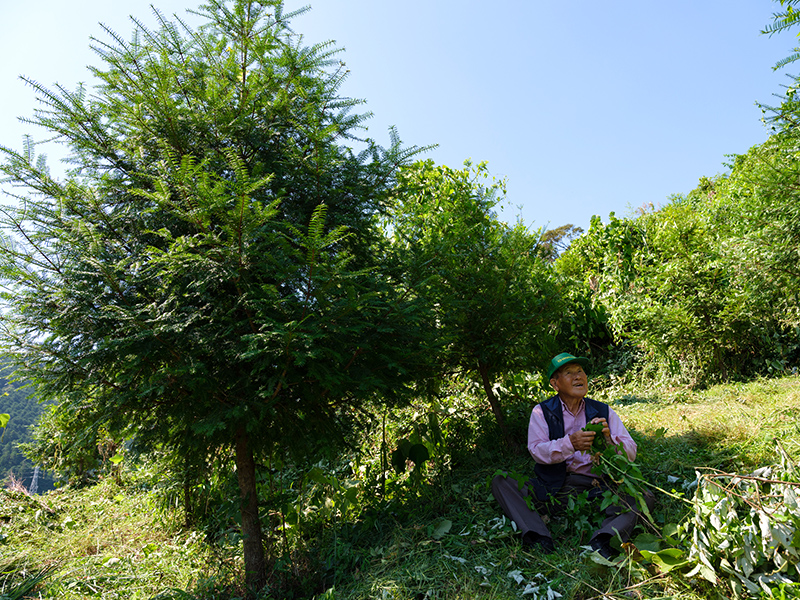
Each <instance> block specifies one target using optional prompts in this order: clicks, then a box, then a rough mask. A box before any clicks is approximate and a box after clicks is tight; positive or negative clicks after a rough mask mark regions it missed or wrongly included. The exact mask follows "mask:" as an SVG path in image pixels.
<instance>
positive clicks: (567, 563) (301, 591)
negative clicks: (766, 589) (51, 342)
mask: <svg viewBox="0 0 800 600" xmlns="http://www.w3.org/2000/svg"><path fill="white" fill-rule="evenodd" d="M594 397H595V398H598V399H601V400H606V401H609V402H610V403H611V404H612V406H613V407H614V409H615V410H616V411H617V412H618V413H619V414H620V415H621V417H622V419H623V421H624V422H625V423H626V425H627V426H628V428H629V430H630V431H631V433H632V435H633V436H634V438H635V440H636V442H637V443H638V445H639V458H638V461H637V462H638V463H639V465H640V468H641V470H642V472H643V473H644V476H645V478H646V479H647V480H648V481H649V482H651V483H652V484H654V485H655V486H657V487H658V488H660V489H661V490H663V491H662V492H658V491H657V492H656V496H657V505H656V509H655V511H654V513H653V516H654V519H655V523H654V525H655V527H654V528H649V527H648V528H645V527H642V528H641V531H640V532H639V533H641V534H651V535H650V537H651V539H652V538H655V537H658V535H660V534H661V533H663V531H664V529H665V528H667V529H669V530H670V531H673V528H671V527H670V524H680V523H685V522H686V519H687V516H689V515H690V512H691V509H692V507H691V506H690V504H688V503H687V502H686V501H685V500H682V499H681V498H685V499H687V500H688V499H691V498H692V496H693V494H694V486H695V485H696V482H697V476H696V473H697V472H698V471H700V472H701V473H703V472H708V471H709V470H710V469H714V470H716V471H715V472H723V473H740V474H745V473H750V472H752V471H754V470H756V469H758V468H760V467H763V466H766V465H771V464H774V463H775V461H776V458H777V457H776V452H775V447H776V446H775V443H776V440H779V441H780V443H781V446H782V447H783V448H784V449H785V450H786V452H787V453H788V455H789V456H790V457H791V459H792V460H793V461H794V462H795V463H797V462H798V457H800V421H799V420H798V415H799V413H800V403H799V402H798V400H800V379H798V378H793V377H789V378H782V379H773V380H762V381H757V382H753V383H748V384H728V385H722V386H717V387H713V388H710V389H708V390H705V391H689V390H686V389H670V390H645V391H643V390H641V389H640V390H632V389H628V390H625V389H608V390H604V391H600V392H598V393H595V394H594ZM467 403H468V401H467V400H465V399H463V398H462V401H461V402H460V403H454V404H453V405H451V406H449V407H439V409H438V410H439V413H440V414H441V415H445V417H443V418H442V419H441V420H440V421H439V422H438V425H437V427H438V429H439V431H438V434H439V435H438V438H439V441H438V443H436V444H431V446H432V451H431V456H430V459H429V460H427V461H426V462H425V464H424V465H422V466H418V465H413V464H411V463H409V464H408V468H407V469H406V471H405V472H404V473H402V474H397V473H395V472H394V471H392V470H391V469H390V473H389V474H386V473H385V472H384V471H382V469H381V468H378V467H379V465H381V456H380V455H381V448H382V447H383V446H382V439H383V437H384V436H386V439H387V442H386V446H385V447H384V448H388V450H389V451H391V449H392V448H394V447H396V443H397V441H398V440H399V439H401V438H405V439H409V440H411V441H413V442H418V441H423V442H424V441H425V440H427V439H429V438H432V437H433V436H432V435H431V428H432V426H431V423H432V421H431V420H430V419H429V418H428V416H426V413H425V410H422V409H419V410H418V413H417V414H416V418H413V417H415V415H413V414H411V413H409V414H404V415H396V419H395V420H391V419H389V420H390V421H392V423H391V424H389V425H387V426H386V428H385V429H384V430H383V431H378V432H372V433H371V436H370V437H371V438H374V439H372V442H371V444H372V445H371V446H369V445H368V444H367V445H365V446H364V448H365V450H364V452H363V453H362V455H361V456H360V457H356V456H352V457H347V459H345V460H344V461H343V464H338V465H317V466H316V471H314V472H313V473H312V474H311V475H310V476H308V477H305V478H300V479H302V480H303V481H304V482H305V483H304V484H303V486H302V489H300V487H291V486H289V485H288V484H286V482H284V484H283V485H282V486H278V487H279V488H280V489H279V490H278V491H276V492H275V496H274V497H273V499H272V500H270V499H268V500H266V501H265V502H264V509H263V510H264V514H265V521H266V522H268V523H277V524H276V525H275V526H274V527H273V528H272V529H271V532H272V534H273V540H272V545H273V553H272V556H271V561H272V562H271V565H272V577H271V582H272V583H271V585H270V586H268V587H267V588H266V589H265V590H264V591H263V592H262V594H261V595H260V597H261V598H313V597H320V598H322V597H324V598H337V599H346V600H355V599H362V598H380V599H390V598H396V599H408V598H414V599H419V600H423V599H425V598H427V599H429V600H432V599H435V598H438V599H455V598H464V599H467V598H497V599H506V598H532V599H537V600H538V599H547V600H551V599H553V598H559V597H561V598H571V599H589V598H598V599H599V598H668V597H669V598H683V599H686V600H690V599H701V598H703V599H705V598H724V597H729V596H730V594H731V588H730V586H729V584H728V582H727V580H726V579H724V578H720V580H719V581H718V582H717V583H716V585H712V584H711V583H710V582H709V581H707V580H706V579H703V578H702V577H700V576H697V575H694V576H692V577H687V576H686V573H687V571H688V570H689V569H688V568H676V569H675V570H672V571H669V572H667V573H664V572H663V571H664V570H665V569H663V568H661V569H660V568H658V566H657V564H656V562H655V561H649V560H646V559H642V555H641V554H640V553H638V552H636V551H635V550H634V549H633V548H630V550H631V554H630V555H625V557H624V558H623V559H622V560H621V561H620V562H619V563H618V564H616V565H614V566H610V565H607V564H602V561H600V562H598V561H597V558H598V557H597V555H596V554H593V553H592V552H591V551H590V550H589V549H588V548H587V547H586V546H585V545H586V544H587V542H588V539H589V536H590V535H591V532H592V531H593V529H594V527H595V526H596V523H595V522H593V518H592V516H591V514H590V513H589V512H587V511H582V510H581V504H580V502H577V503H576V504H575V505H574V506H571V507H569V508H568V509H567V511H566V513H565V515H564V516H563V517H558V518H554V519H552V520H551V522H550V523H549V526H550V528H551V531H552V532H553V534H554V537H555V540H556V545H557V550H556V552H555V553H554V554H550V555H547V556H543V555H541V554H539V553H536V552H531V551H528V550H527V549H525V548H523V547H522V545H521V544H520V541H519V538H518V536H517V535H515V532H514V528H513V524H512V523H511V522H510V521H508V520H507V519H505V518H504V517H503V515H502V513H501V511H500V509H499V507H498V506H497V504H496V503H495V501H494V500H493V499H492V497H491V494H490V491H489V486H488V482H489V480H490V479H491V477H492V476H493V475H494V473H495V472H496V471H497V470H498V469H508V470H513V471H517V472H520V473H527V472H530V471H531V469H532V463H531V459H530V458H529V456H528V455H527V453H526V452H525V451H524V450H521V449H520V448H517V449H508V448H505V447H503V445H502V444H500V443H499V442H498V440H499V435H498V434H497V431H496V429H495V428H494V424H493V420H492V418H491V415H488V414H486V415H485V416H478V417H474V416H471V415H473V414H474V411H475V406H479V405H478V404H474V405H472V406H467ZM529 410H530V404H527V403H526V404H525V405H520V406H509V410H508V413H509V420H510V423H511V426H512V429H513V431H514V432H515V436H516V437H518V438H519V440H520V442H521V446H522V443H523V442H524V439H525V429H526V426H527V414H528V412H529ZM408 423H417V425H408ZM419 423H427V426H426V427H422V426H420V425H419ZM384 464H388V462H387V461H386V458H385V457H384ZM148 469H150V470H149V471H148ZM154 469H155V467H152V465H151V466H147V465H145V466H144V467H142V466H139V468H138V470H137V469H133V468H132V465H131V467H129V468H128V470H125V471H123V473H122V475H121V479H120V480H119V481H117V478H116V477H114V476H109V477H107V478H105V479H103V480H101V481H100V482H99V483H97V484H96V485H93V486H90V487H86V488H83V489H61V490H57V491H55V492H51V493H48V494H46V495H43V496H28V495H26V494H24V493H22V492H19V491H16V492H15V491H8V490H6V491H3V492H2V493H0V568H2V575H1V576H0V577H2V579H0V598H2V597H4V596H3V595H4V594H5V595H6V596H7V597H9V598H11V597H14V596H13V595H12V593H18V592H19V589H20V588H19V586H20V585H22V584H24V583H25V582H30V581H31V578H32V577H34V576H36V575H38V574H41V575H42V576H43V579H42V580H41V581H39V582H35V583H36V585H35V591H33V592H30V593H31V595H32V597H42V598H60V599H64V600H73V599H78V598H126V599H138V598H156V597H157V598H162V599H166V598H173V599H178V598H180V599H200V598H202V599H206V598H209V599H211V598H219V599H223V598H225V599H230V598H243V597H245V596H246V592H247V590H245V589H243V588H242V586H241V584H240V582H241V581H242V580H243V577H242V565H241V562H240V559H239V556H240V555H241V552H240V544H241V539H239V537H238V535H237V533H236V524H235V523H232V522H230V520H228V521H227V522H225V523H223V524H220V523H221V521H220V520H219V519H218V520H217V521H215V523H217V524H216V525H214V527H213V528H212V527H211V526H210V525H209V523H207V522H206V523H203V524H201V525H198V526H196V527H186V526H185V525H184V516H183V514H182V511H181V509H180V506H178V505H176V504H174V503H172V504H169V505H165V502H164V497H165V496H164V495H163V494H162V493H160V492H159V487H158V485H156V484H154V483H153V482H154V481H157V480H158V474H157V473H156V472H155V471H154ZM292 477H295V480H296V481H299V480H300V479H298V478H299V475H298V474H297V473H294V474H293V475H292ZM265 485H266V484H265ZM270 485H272V486H274V485H275V480H272V481H271V482H270ZM287 489H294V490H297V491H296V494H297V498H294V499H290V500H286V498H287V497H288V496H287V495H286V491H287ZM278 492H280V493H278ZM281 494H282V496H281V497H282V498H284V500H283V501H282V502H278V501H277V500H275V498H278V496H279V495H281ZM265 496H268V494H265ZM300 496H302V499H300ZM231 514H235V512H232V513H231ZM276 515H277V516H279V517H280V518H279V519H278V520H277V521H275V517H276ZM214 528H216V530H214ZM221 529H225V534H224V535H223V534H222V533H221ZM642 539H645V538H644V537H643V538H642ZM673 541H674V542H675V543H674V545H675V547H676V548H681V552H682V553H683V554H682V555H681V556H683V557H684V558H685V557H686V555H687V554H688V552H687V550H688V549H687V547H686V546H683V547H681V543H682V542H681V541H680V540H673ZM661 543H662V544H664V545H665V546H669V544H668V543H666V542H664V541H663V540H662V542H661ZM676 552H677V550H676ZM645 554H646V551H645ZM662 566H663V565H662ZM776 590H777V588H776ZM787 590H788V592H789V596H790V595H791V591H792V588H791V586H789V587H788V588H787V587H786V586H784V589H783V593H787ZM776 593H777V592H776ZM18 597H22V596H18ZM787 597H788V596H787Z"/></svg>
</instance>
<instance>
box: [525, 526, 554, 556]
mask: <svg viewBox="0 0 800 600" xmlns="http://www.w3.org/2000/svg"><path fill="white" fill-rule="evenodd" d="M522 545H523V546H526V547H529V548H531V549H534V548H536V547H537V546H538V547H539V548H541V550H542V551H543V552H544V553H545V554H552V553H553V552H555V551H556V545H555V544H554V543H553V538H549V537H546V536H544V535H539V534H538V533H534V532H532V531H529V532H528V533H526V534H525V535H523V536H522Z"/></svg>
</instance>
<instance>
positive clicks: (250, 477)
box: [236, 427, 267, 591]
mask: <svg viewBox="0 0 800 600" xmlns="http://www.w3.org/2000/svg"><path fill="white" fill-rule="evenodd" d="M236 475H237V478H238V480H239V493H240V494H241V501H242V505H241V510H242V535H243V536H244V569H245V577H246V580H247V586H248V587H249V588H250V589H251V590H256V591H258V590H260V589H261V588H262V587H264V585H265V584H266V577H267V565H266V561H265V558H264V546H263V544H262V535H261V521H259V519H258V495H257V493H256V463H255V460H254V459H253V451H252V450H251V448H250V444H249V440H248V436H247V432H246V431H245V429H244V427H240V428H239V429H238V430H237V431H236Z"/></svg>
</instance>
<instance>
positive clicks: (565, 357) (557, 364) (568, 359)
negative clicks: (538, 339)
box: [547, 352, 589, 379]
mask: <svg viewBox="0 0 800 600" xmlns="http://www.w3.org/2000/svg"><path fill="white" fill-rule="evenodd" d="M569 363H578V364H579V365H580V366H582V367H583V369H584V371H587V372H588V370H589V359H588V358H584V357H582V356H572V354H570V353H569V352H562V353H561V354H558V355H557V356H554V357H553V360H551V361H550V364H549V365H548V366H547V378H548V379H550V378H552V377H553V373H555V372H556V369H560V368H561V367H563V366H564V365H568V364H569Z"/></svg>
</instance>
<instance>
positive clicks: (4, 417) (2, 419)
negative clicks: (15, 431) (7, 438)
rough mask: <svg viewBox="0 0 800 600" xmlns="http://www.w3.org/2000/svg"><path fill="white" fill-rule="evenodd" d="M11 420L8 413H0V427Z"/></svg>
mask: <svg viewBox="0 0 800 600" xmlns="http://www.w3.org/2000/svg"><path fill="white" fill-rule="evenodd" d="M10 420H11V415H9V414H8V413H0V427H5V426H6V425H8V422H9V421H10Z"/></svg>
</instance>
